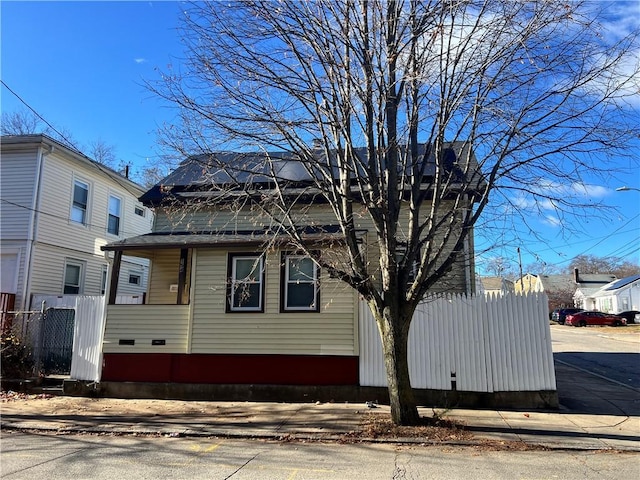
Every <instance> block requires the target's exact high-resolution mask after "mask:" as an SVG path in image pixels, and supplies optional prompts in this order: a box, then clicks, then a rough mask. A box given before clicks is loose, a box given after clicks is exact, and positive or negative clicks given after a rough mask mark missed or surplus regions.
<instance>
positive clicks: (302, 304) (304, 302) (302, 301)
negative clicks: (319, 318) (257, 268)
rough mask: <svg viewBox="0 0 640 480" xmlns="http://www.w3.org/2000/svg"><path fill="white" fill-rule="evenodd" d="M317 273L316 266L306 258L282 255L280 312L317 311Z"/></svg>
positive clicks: (303, 256)
mask: <svg viewBox="0 0 640 480" xmlns="http://www.w3.org/2000/svg"><path fill="white" fill-rule="evenodd" d="M318 271H319V269H318V265H317V264H316V263H315V262H314V261H313V260H312V259H311V258H310V257H308V256H305V255H291V254H286V253H285V254H283V261H282V273H281V278H282V287H281V293H280V298H281V310H282V311H285V312H288V311H298V312H299V311H309V312H318V311H319V301H318V290H319V289H318Z"/></svg>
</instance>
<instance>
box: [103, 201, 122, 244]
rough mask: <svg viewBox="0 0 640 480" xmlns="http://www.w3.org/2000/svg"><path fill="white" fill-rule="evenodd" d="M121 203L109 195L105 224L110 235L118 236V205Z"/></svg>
mask: <svg viewBox="0 0 640 480" xmlns="http://www.w3.org/2000/svg"><path fill="white" fill-rule="evenodd" d="M121 203H122V201H121V200H120V199H119V198H118V197H116V196H114V195H109V220H108V222H107V231H108V232H109V233H110V234H112V235H120V204H121Z"/></svg>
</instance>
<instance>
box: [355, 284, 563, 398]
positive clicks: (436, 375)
mask: <svg viewBox="0 0 640 480" xmlns="http://www.w3.org/2000/svg"><path fill="white" fill-rule="evenodd" d="M547 305H548V304H547V297H546V295H545V294H544V293H532V294H529V295H526V296H524V295H507V296H504V297H485V296H484V295H478V296H466V295H445V296H437V297H431V298H428V299H426V300H425V301H424V303H422V304H421V305H420V306H419V307H418V309H417V310H416V313H415V316H414V318H413V321H412V325H411V330H410V333H409V372H410V376H411V385H412V386H413V387H414V388H424V389H435V390H453V389H456V390H460V391H468V392H513V391H545V390H546V391H555V390H556V379H555V371H554V367H553V353H552V351H551V336H550V329H549V317H548V307H547ZM359 318H360V325H359V327H360V384H361V385H362V386H376V387H384V386H387V380H386V374H385V369H384V363H383V356H382V344H381V341H380V335H379V333H378V328H377V325H376V323H375V320H374V319H373V315H372V314H371V311H370V310H369V307H368V306H367V304H366V303H364V302H361V303H360V315H359ZM454 382H455V384H454ZM454 385H455V386H454Z"/></svg>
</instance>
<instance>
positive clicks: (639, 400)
mask: <svg viewBox="0 0 640 480" xmlns="http://www.w3.org/2000/svg"><path fill="white" fill-rule="evenodd" d="M553 356H554V360H555V371H556V386H557V390H558V399H559V402H560V408H561V410H565V413H579V414H591V415H617V416H620V415H623V416H640V390H639V389H638V388H635V387H633V386H625V385H624V384H621V383H623V382H620V381H619V380H616V379H613V380H615V381H609V380H607V379H606V378H603V377H606V371H603V373H604V374H603V375H601V376H596V375H592V374H590V373H587V372H585V371H583V370H582V369H583V368H585V367H584V366H581V363H580V362H585V363H586V362H589V363H590V365H591V366H590V370H591V369H592V366H593V365H603V364H604V365H607V364H608V365H615V364H618V365H620V370H622V371H625V370H628V369H630V368H633V369H634V370H636V371H638V370H640V354H633V353H619V354H612V353H580V354H579V357H578V354H574V353H554V355H553ZM596 371H597V370H596ZM599 375H600V374H599ZM634 375H637V374H635V373H634ZM624 383H626V384H629V383H630V384H631V385H633V384H634V383H635V380H634V379H633V378H632V379H631V380H630V381H629V382H624Z"/></svg>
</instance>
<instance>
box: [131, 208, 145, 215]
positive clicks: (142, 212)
mask: <svg viewBox="0 0 640 480" xmlns="http://www.w3.org/2000/svg"><path fill="white" fill-rule="evenodd" d="M133 211H134V213H135V214H136V215H139V216H140V217H144V216H145V215H144V208H142V207H134V209H133Z"/></svg>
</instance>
